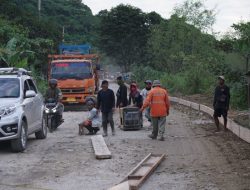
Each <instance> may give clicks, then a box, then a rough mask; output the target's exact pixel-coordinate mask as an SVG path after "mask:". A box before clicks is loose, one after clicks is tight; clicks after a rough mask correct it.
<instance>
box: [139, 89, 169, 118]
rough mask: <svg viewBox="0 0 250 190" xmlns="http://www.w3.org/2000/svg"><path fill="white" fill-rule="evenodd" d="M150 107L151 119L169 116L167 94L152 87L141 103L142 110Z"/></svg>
mask: <svg viewBox="0 0 250 190" xmlns="http://www.w3.org/2000/svg"><path fill="white" fill-rule="evenodd" d="M146 107H150V115H151V117H164V116H167V115H168V114H169V107H170V103H169V98H168V93H167V91H166V90H164V89H163V88H161V87H154V88H153V89H152V90H151V91H150V92H149V94H148V96H147V98H146V100H145V101H144V103H143V106H142V109H143V110H144V109H145V108H146Z"/></svg>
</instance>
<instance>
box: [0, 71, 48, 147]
mask: <svg viewBox="0 0 250 190" xmlns="http://www.w3.org/2000/svg"><path fill="white" fill-rule="evenodd" d="M43 111H44V103H43V97H42V95H41V94H40V93H39V92H38V90H37V87H36V85H35V83H34V81H33V79H32V77H31V76H30V75H29V72H28V71H26V70H25V69H17V68H0V141H5V140H11V148H12V150H13V151H14V152H20V151H23V150H25V149H26V146H27V139H28V135H30V134H33V133H35V136H36V138H37V139H45V138H46V136H47V128H46V124H45V119H44V117H43Z"/></svg>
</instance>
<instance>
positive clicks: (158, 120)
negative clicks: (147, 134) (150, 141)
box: [152, 117, 166, 137]
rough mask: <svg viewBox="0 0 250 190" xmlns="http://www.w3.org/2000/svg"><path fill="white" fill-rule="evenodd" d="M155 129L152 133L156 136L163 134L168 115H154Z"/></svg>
mask: <svg viewBox="0 0 250 190" xmlns="http://www.w3.org/2000/svg"><path fill="white" fill-rule="evenodd" d="M152 124H153V131H152V135H153V136H154V137H157V136H158V132H159V135H160V136H163V135H164V133H165V126H166V117H152Z"/></svg>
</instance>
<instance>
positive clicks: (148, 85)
mask: <svg viewBox="0 0 250 190" xmlns="http://www.w3.org/2000/svg"><path fill="white" fill-rule="evenodd" d="M144 83H145V85H146V86H145V88H144V89H142V91H141V96H142V98H143V101H145V100H146V98H147V96H148V93H149V92H150V90H151V89H152V81H151V80H146V81H145V82H144ZM145 117H146V118H147V119H148V121H149V122H151V117H150V107H147V108H146V110H145Z"/></svg>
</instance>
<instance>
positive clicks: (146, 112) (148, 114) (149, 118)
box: [145, 107, 151, 122]
mask: <svg viewBox="0 0 250 190" xmlns="http://www.w3.org/2000/svg"><path fill="white" fill-rule="evenodd" d="M145 117H146V118H147V119H148V121H149V122H151V116H150V108H149V107H148V108H146V109H145Z"/></svg>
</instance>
